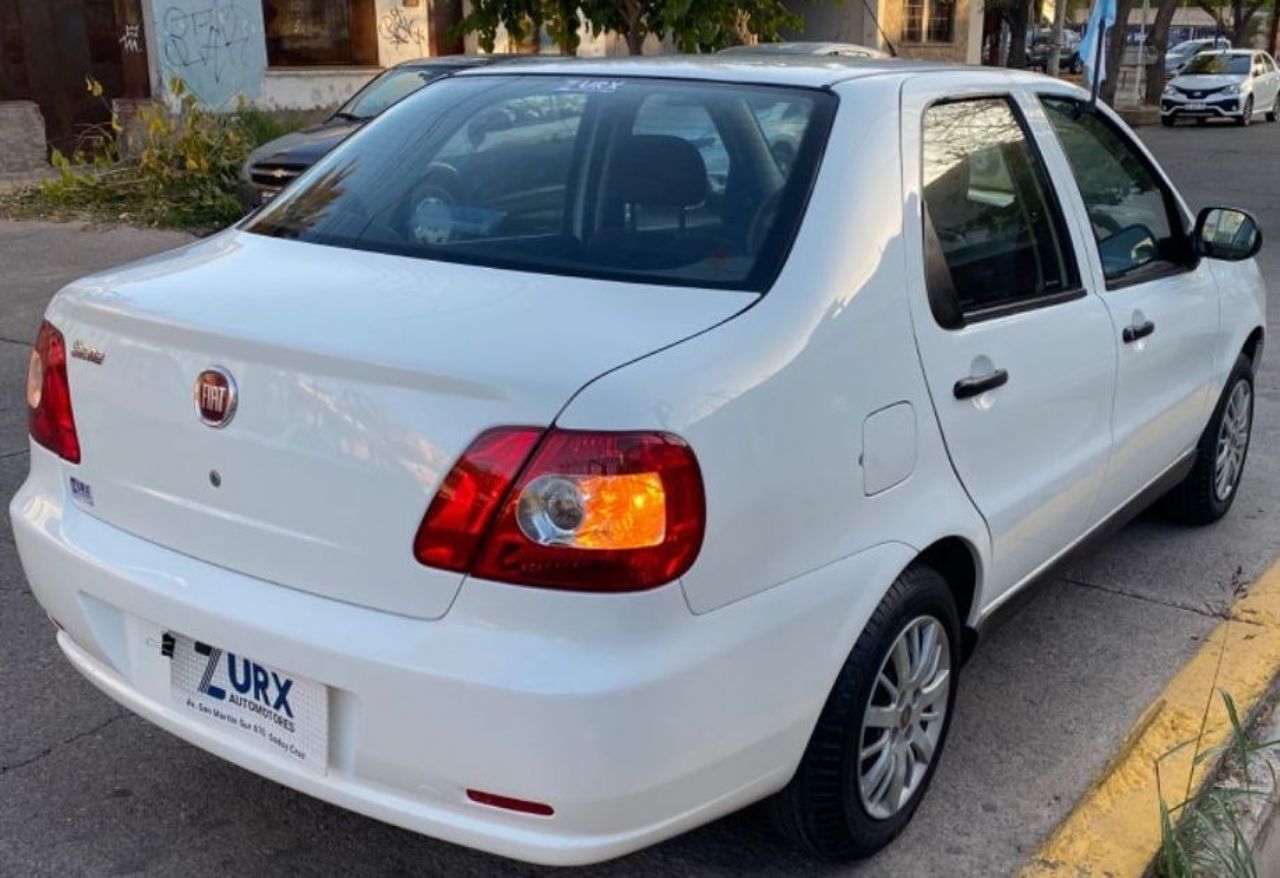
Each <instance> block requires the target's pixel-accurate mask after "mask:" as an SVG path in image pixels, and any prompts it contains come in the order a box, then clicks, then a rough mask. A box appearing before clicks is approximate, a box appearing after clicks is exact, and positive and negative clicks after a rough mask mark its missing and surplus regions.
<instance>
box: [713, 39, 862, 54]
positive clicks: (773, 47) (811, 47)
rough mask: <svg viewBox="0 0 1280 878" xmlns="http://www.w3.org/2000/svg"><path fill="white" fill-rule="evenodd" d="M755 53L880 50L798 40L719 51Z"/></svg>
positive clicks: (846, 44) (756, 44)
mask: <svg viewBox="0 0 1280 878" xmlns="http://www.w3.org/2000/svg"><path fill="white" fill-rule="evenodd" d="M757 52H759V53H762V54H778V55H835V54H838V53H840V52H872V53H876V54H879V53H880V50H879V49H876V48H873V47H872V46H863V45H860V44H858V43H836V42H803V41H798V40H797V41H793V42H777V43H752V44H750V45H742V46H730V47H729V48H727V49H721V50H720V54H722V55H751V54H755V53H757Z"/></svg>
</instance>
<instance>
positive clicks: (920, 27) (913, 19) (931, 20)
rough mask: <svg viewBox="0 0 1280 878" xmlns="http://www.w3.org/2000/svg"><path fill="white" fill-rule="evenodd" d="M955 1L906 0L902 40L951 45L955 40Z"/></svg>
mask: <svg viewBox="0 0 1280 878" xmlns="http://www.w3.org/2000/svg"><path fill="white" fill-rule="evenodd" d="M955 20H956V4H955V0H904V5H903V20H902V40H903V42H906V43H950V42H952V41H954V39H955Z"/></svg>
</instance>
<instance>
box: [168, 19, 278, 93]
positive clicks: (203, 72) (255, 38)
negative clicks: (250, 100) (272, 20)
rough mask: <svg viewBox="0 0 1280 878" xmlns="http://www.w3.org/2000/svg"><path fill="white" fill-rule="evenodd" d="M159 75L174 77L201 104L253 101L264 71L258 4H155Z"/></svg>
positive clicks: (264, 63)
mask: <svg viewBox="0 0 1280 878" xmlns="http://www.w3.org/2000/svg"><path fill="white" fill-rule="evenodd" d="M155 4H156V8H155V12H156V21H157V22H158V24H159V31H160V38H159V43H160V56H161V63H162V66H163V71H164V77H165V79H166V80H167V79H168V78H169V77H171V76H179V77H181V78H182V79H183V80H184V81H185V82H186V83H187V86H188V88H190V90H191V91H192V92H193V93H194V94H195V95H196V96H197V97H198V98H200V100H201V101H203V102H204V103H206V104H209V105H211V106H215V107H216V106H225V105H228V104H230V103H231V102H232V101H234V100H235V97H236V95H239V94H244V95H246V96H248V97H253V96H254V95H255V94H257V91H258V88H259V87H260V86H261V84H262V77H263V75H264V74H265V72H266V67H267V56H266V43H265V41H264V39H263V33H262V4H261V3H260V2H258V0H155Z"/></svg>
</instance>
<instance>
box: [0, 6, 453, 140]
mask: <svg viewBox="0 0 1280 878" xmlns="http://www.w3.org/2000/svg"><path fill="white" fill-rule="evenodd" d="M461 16H462V0H0V102H5V101H9V102H13V101H26V102H34V103H35V104H36V105H37V106H38V107H39V108H40V112H41V114H42V115H43V117H44V123H45V128H46V131H47V135H48V139H49V141H50V142H51V143H52V144H54V145H55V146H58V147H60V148H63V149H64V150H65V149H66V148H67V147H68V146H70V145H72V144H73V143H74V140H75V138H76V136H77V132H78V131H82V130H83V129H84V128H85V127H86V126H90V125H93V124H95V123H102V122H105V121H106V120H107V119H108V118H109V116H110V110H109V105H107V104H106V103H105V102H104V101H103V100H102V99H100V98H95V97H94V96H92V95H90V94H89V92H88V89H87V88H86V86H85V79H86V77H92V78H94V79H96V80H97V81H99V82H101V83H102V85H103V91H104V93H105V95H107V96H108V97H110V98H125V99H140V98H147V97H157V96H163V95H165V93H166V89H167V87H168V83H169V82H170V80H171V78H172V77H174V76H177V77H181V78H182V79H183V80H184V81H185V82H186V84H187V87H188V88H189V89H190V91H191V92H193V93H194V94H195V95H196V96H197V97H198V98H199V99H200V101H201V102H202V103H204V104H205V105H207V106H210V107H214V108H230V107H232V106H234V105H235V103H236V101H237V100H238V99H239V96H240V95H244V96H245V98H247V99H248V100H250V101H252V102H254V103H257V104H259V105H260V106H264V107H268V108H299V109H307V108H313V107H322V106H332V105H335V104H338V103H340V102H341V101H343V100H345V99H346V98H347V97H349V96H350V95H351V94H352V93H353V92H354V91H355V90H356V89H358V88H359V87H360V86H361V85H363V84H364V83H365V82H366V81H368V79H369V78H370V77H371V76H372V75H374V74H375V73H376V72H377V71H378V70H380V69H381V68H383V67H388V66H391V65H393V64H396V63H398V62H400V61H404V60H406V59H409V58H418V57H422V56H423V55H438V54H449V53H454V52H458V51H461V50H462V44H461V41H458V40H455V39H454V37H453V34H452V25H453V24H454V23H456V22H457V21H458V20H459V19H460V18H461Z"/></svg>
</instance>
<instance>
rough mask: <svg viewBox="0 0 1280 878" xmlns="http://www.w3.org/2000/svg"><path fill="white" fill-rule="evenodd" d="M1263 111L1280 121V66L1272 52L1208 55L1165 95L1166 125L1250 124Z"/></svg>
mask: <svg viewBox="0 0 1280 878" xmlns="http://www.w3.org/2000/svg"><path fill="white" fill-rule="evenodd" d="M1259 113H1265V114H1266V118H1267V121H1268V122H1274V121H1276V119H1277V118H1280V68H1277V67H1276V62H1275V59H1274V58H1272V57H1271V56H1270V55H1268V54H1267V53H1266V52H1259V51H1257V50H1254V49H1231V50H1229V51H1225V52H1202V53H1200V54H1199V55H1196V56H1195V57H1194V58H1192V59H1191V60H1190V61H1189V62H1188V63H1187V65H1186V66H1185V67H1184V68H1183V69H1182V72H1181V73H1180V74H1178V75H1177V76H1175V77H1174V78H1173V79H1171V80H1170V81H1169V84H1168V85H1166V86H1165V89H1164V94H1162V95H1161V96H1160V121H1161V122H1162V123H1163V124H1164V125H1165V126H1171V125H1174V124H1176V123H1177V121H1178V119H1181V118H1187V119H1195V120H1196V121H1197V122H1199V123H1203V122H1204V121H1205V120H1206V119H1234V120H1235V122H1236V124H1237V125H1249V124H1251V123H1252V122H1253V120H1254V119H1255V118H1256V117H1257V115H1258V114H1259Z"/></svg>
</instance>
